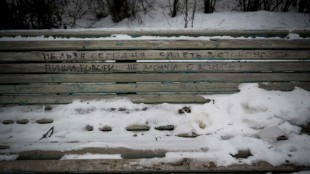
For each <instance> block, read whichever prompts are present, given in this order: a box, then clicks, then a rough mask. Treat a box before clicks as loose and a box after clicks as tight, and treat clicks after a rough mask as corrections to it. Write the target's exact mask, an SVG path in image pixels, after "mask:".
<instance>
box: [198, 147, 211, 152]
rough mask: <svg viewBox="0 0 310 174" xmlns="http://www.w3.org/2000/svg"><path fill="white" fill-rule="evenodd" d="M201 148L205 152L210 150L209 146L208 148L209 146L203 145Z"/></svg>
mask: <svg viewBox="0 0 310 174" xmlns="http://www.w3.org/2000/svg"><path fill="white" fill-rule="evenodd" d="M200 149H201V151H203V152H207V151H209V148H207V147H202V148H200Z"/></svg>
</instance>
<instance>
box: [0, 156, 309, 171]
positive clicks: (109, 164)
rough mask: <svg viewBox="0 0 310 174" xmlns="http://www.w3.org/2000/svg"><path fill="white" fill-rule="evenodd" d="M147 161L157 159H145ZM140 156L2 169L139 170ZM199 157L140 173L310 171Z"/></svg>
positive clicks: (14, 164)
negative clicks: (218, 162)
mask: <svg viewBox="0 0 310 174" xmlns="http://www.w3.org/2000/svg"><path fill="white" fill-rule="evenodd" d="M143 161H144V162H145V163H146V164H147V163H152V162H154V160H153V159H143ZM139 162H141V161H140V159H120V160H109V159H98V160H94V159H91V160H20V161H19V160H16V161H1V162H0V171H1V172H8V173H10V172H51V173H53V172H56V173H67V172H73V173H74V172H77V171H79V172H85V173H97V172H98V173H104V172H106V171H109V172H115V173H121V172H124V173H137V167H138V166H140V167H141V165H140V164H139ZM210 164H211V163H207V164H206V161H203V160H199V159H185V160H183V161H182V162H179V163H164V162H161V163H156V165H155V166H153V167H148V166H142V167H143V168H142V169H141V170H138V171H139V172H141V173H142V172H150V173H151V172H154V171H157V172H159V173H160V172H165V173H178V172H181V173H268V172H272V173H293V172H298V171H307V170H310V167H309V166H296V165H293V164H285V165H280V166H272V165H271V164H269V163H267V162H262V161H261V162H257V163H254V164H252V165H245V164H234V165H230V166H225V167H223V166H216V165H210ZM206 165H207V166H206Z"/></svg>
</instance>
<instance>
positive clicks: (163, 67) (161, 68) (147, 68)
mask: <svg viewBox="0 0 310 174" xmlns="http://www.w3.org/2000/svg"><path fill="white" fill-rule="evenodd" d="M241 68H242V63H238V62H234V63H233V62H229V63H228V62H208V63H114V64H113V63H87V64H83V63H72V64H68V63H67V64H46V65H45V67H44V70H45V72H108V73H111V72H215V71H235V70H239V69H241Z"/></svg>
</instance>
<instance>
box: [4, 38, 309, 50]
mask: <svg viewBox="0 0 310 174" xmlns="http://www.w3.org/2000/svg"><path fill="white" fill-rule="evenodd" d="M121 49H124V50H133V49H137V50H138V49H141V50H145V49H148V50H149V49H154V50H165V49H175V50H178V49H191V50H200V49H243V50H246V49H298V50H301V49H310V40H267V39H263V40H260V39H255V40H251V39H244V40H243V39H227V40H223V39H213V40H45V41H0V51H16V50H20V51H22V50H27V51H31V50H33V51H36V50H46V51H47V50H50V51H53V50H55V51H56V50H67V51H69V50H75V51H76V50H121Z"/></svg>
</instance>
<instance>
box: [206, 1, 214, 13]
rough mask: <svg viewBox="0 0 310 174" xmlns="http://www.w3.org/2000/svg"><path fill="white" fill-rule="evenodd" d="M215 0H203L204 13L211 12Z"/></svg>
mask: <svg viewBox="0 0 310 174" xmlns="http://www.w3.org/2000/svg"><path fill="white" fill-rule="evenodd" d="M215 3H216V0H204V13H213V11H214V10H215Z"/></svg>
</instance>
